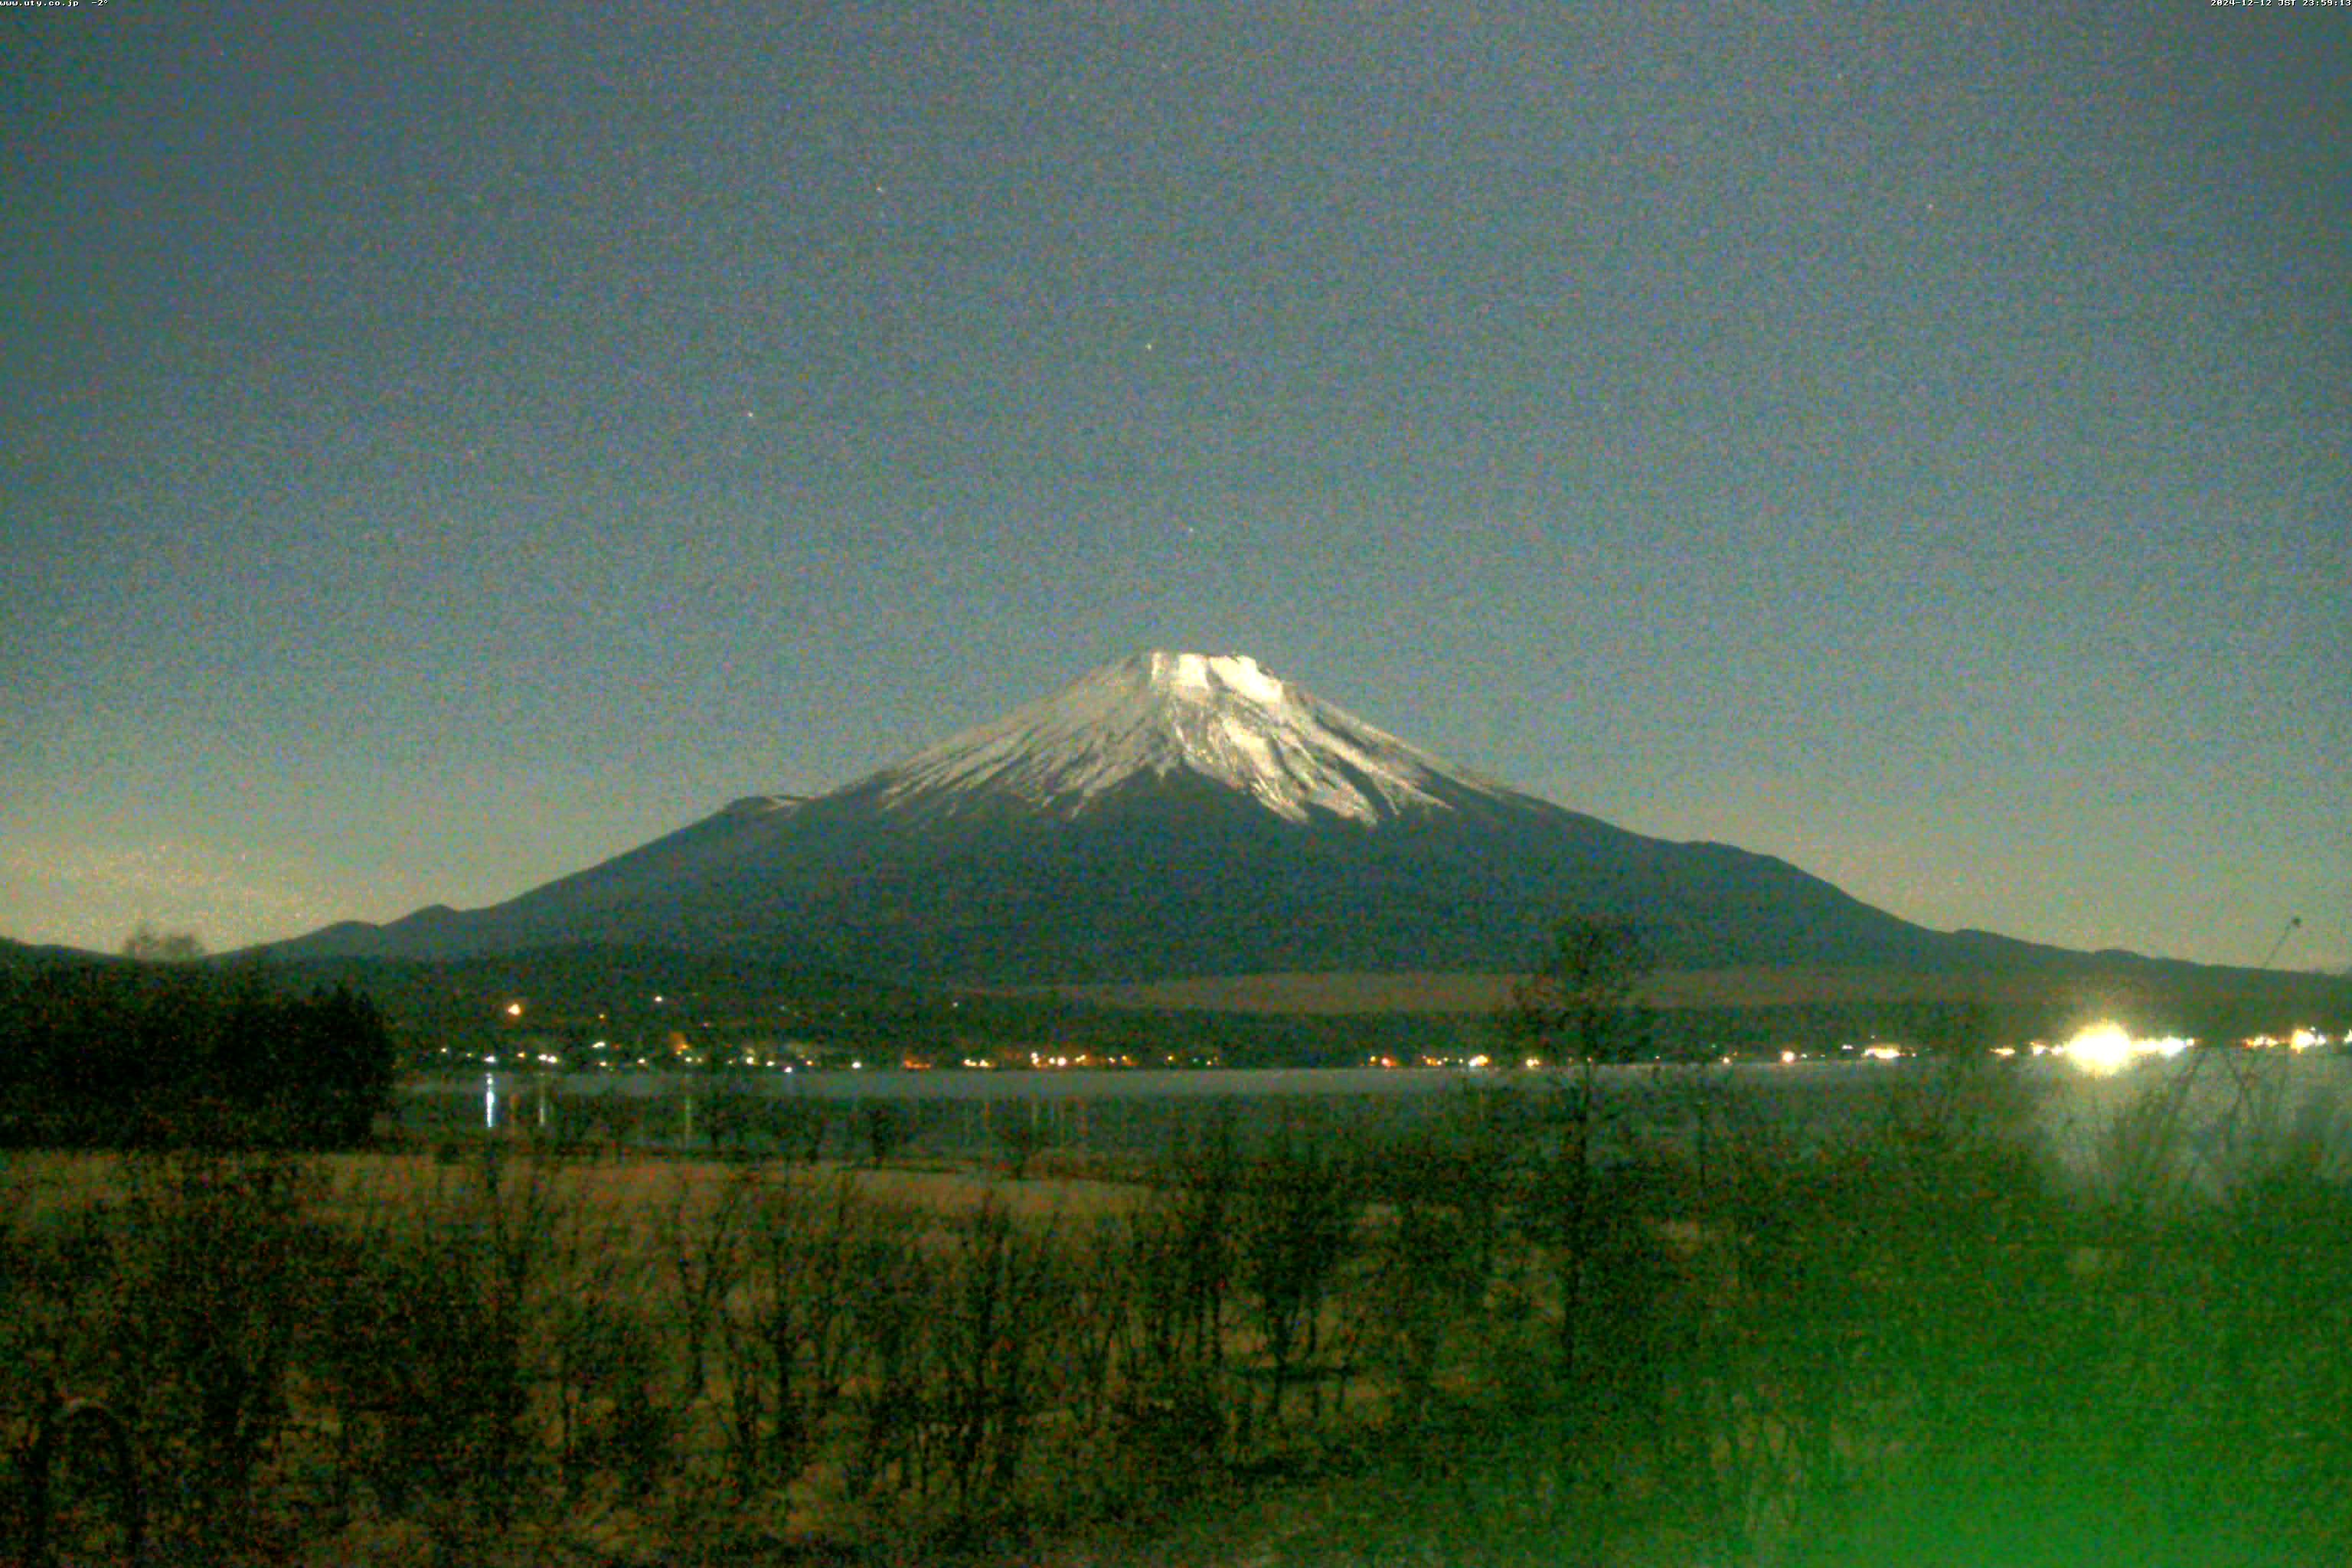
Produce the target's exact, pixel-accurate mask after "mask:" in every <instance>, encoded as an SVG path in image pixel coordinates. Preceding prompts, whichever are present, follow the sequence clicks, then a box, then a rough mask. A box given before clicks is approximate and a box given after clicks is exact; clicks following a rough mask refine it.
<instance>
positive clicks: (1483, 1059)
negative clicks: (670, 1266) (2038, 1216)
mask: <svg viewBox="0 0 2352 1568" xmlns="http://www.w3.org/2000/svg"><path fill="white" fill-rule="evenodd" d="M654 1000H655V1001H656V1003H659V1002H664V1001H667V1000H668V998H667V997H666V996H658V995H657V996H656V997H655V998H654ZM499 1011H500V1012H502V1013H503V1014H505V1016H507V1017H509V1018H510V1019H514V1018H520V1017H521V1016H522V1015H523V1005H522V1003H520V1002H509V1003H508V1004H507V1005H505V1006H504V1007H502V1008H500V1009H499ZM599 1016H600V1017H601V1016H602V1015H601V1014H600V1015H599ZM2196 1044H2197V1042H2196V1041H2195V1040H2194V1039H2191V1038H2189V1037H2184V1036H2180V1035H2140V1036H2136V1035H2134V1034H2133V1033H2132V1032H2131V1031H2130V1030H2128V1029H2126V1028H2125V1027H2124V1026H2122V1025H2121V1024H2118V1023H2116V1021H2115V1020H2114V1019H2112V1018H2102V1019H2100V1020H2099V1021H2098V1022H2096V1023H2094V1024H2085V1025H2084V1026H2083V1027H2081V1028H2079V1029H2077V1030H2075V1031H2074V1034H2073V1035H2072V1036H2071V1037H2068V1038H2067V1039H2066V1040H2064V1041H2063V1042H2062V1043H2060V1044H2058V1045H2051V1044H2049V1043H2047V1042H2045V1041H2042V1040H2033V1041H2030V1042H2029V1043H2028V1044H2027V1045H2026V1046H2025V1047H2022V1049H2021V1048H2020V1047H2016V1046H1995V1047H1992V1054H1993V1055H1994V1056H1996V1057H2000V1058H2003V1059H2004V1060H2006V1059H2008V1058H2013V1057H2018V1056H2021V1055H2031V1056H2036V1057H2058V1058H2063V1059H2064V1060H2065V1061H2066V1063H2067V1064H2068V1065H2069V1066H2071V1067H2073V1068H2076V1069H2077V1070H2078V1071H2081V1072H2084V1073H2088V1074H2090V1075H2091V1076H2092V1077H2094V1078H2105V1077H2108V1076H2110V1075H2112V1074H2115V1073H2119V1072H2121V1071H2123V1070H2124V1069H2125V1068H2128V1067H2131V1066H2132V1065H2134V1064H2135V1063H2137V1062H2140V1061H2144V1060H2146V1059H2147V1058H2150V1057H2155V1058H2161V1059H2164V1060H2170V1059H2171V1058H2174V1057H2177V1056H2179V1055H2180V1053H2181V1052H2183V1051H2185V1050H2188V1049H2189V1047H2192V1046H2194V1045H2196ZM2239 1044H2240V1045H2242V1046H2243V1047H2246V1048H2247V1049H2249V1050H2274V1049H2284V1050H2287V1051H2293V1052H2296V1053H2301V1052H2304V1051H2309V1050H2316V1049H2320V1048H2322V1047H2328V1046H2336V1045H2340V1046H2342V1047H2344V1048H2346V1049H2347V1050H2352V1030H2347V1031H2346V1033H2345V1034H2344V1035H2343V1037H2341V1039H2340V1040H2337V1039H2331V1038H2329V1037H2327V1036H2326V1035H2325V1034H2323V1033H2321V1032H2320V1031H2319V1030H2317V1029H2310V1028H2297V1029H2293V1030H2290V1031H2288V1032H2287V1033H2286V1034H2284V1035H2250V1036H2248V1037H2246V1038H2244V1039H2243V1040H2241V1041H2240V1042H2239ZM588 1048H589V1049H590V1050H592V1051H593V1052H596V1053H598V1054H599V1057H600V1058H602V1057H603V1053H604V1052H605V1051H607V1050H609V1049H610V1048H611V1047H609V1046H608V1045H607V1044H606V1042H604V1041H603V1040H598V1041H596V1042H595V1043H594V1044H593V1045H592V1046H590V1047H588ZM1838 1049H1839V1052H1840V1053H1841V1054H1844V1055H1851V1056H1854V1057H1859V1058H1864V1059H1867V1060H1870V1061H1882V1062H1891V1061H1899V1060H1901V1059H1902V1058H1905V1057H1909V1056H1916V1055H1917V1054H1918V1053H1917V1052H1916V1051H1913V1050H1910V1049H1908V1048H1906V1047H1903V1046H1899V1045H1893V1044H1888V1043H1886V1042H1884V1041H1882V1042H1878V1043H1874V1044H1872V1045H1868V1046H1864V1047H1861V1048H1860V1049H1859V1050H1857V1049H1856V1048H1855V1047H1853V1046H1850V1045H1848V1046H1841V1047H1838ZM685 1051H686V1047H685V1045H684V1042H683V1040H682V1039H680V1040H679V1041H678V1043H677V1046H676V1047H675V1053H674V1054H677V1055H684V1054H685ZM442 1054H443V1055H445V1056H446V1055H447V1054H448V1047H446V1046H444V1047H442ZM1027 1054H1028V1057H1029V1063H1028V1065H1029V1067H1030V1068H1033V1069H1039V1070H1045V1071H1051V1070H1055V1069H1057V1068H1060V1069H1067V1068H1132V1067H1137V1066H1139V1065H1141V1064H1139V1063H1138V1062H1137V1060H1136V1059H1135V1058H1133V1057H1131V1056H1099V1055H1097V1054H1096V1053H1094V1052H1091V1051H1089V1052H1082V1053H1079V1054H1077V1055H1074V1056H1072V1055H1060V1054H1056V1055H1053V1056H1047V1055H1045V1054H1044V1053H1042V1052H1037V1051H1032V1052H1029V1053H1027ZM512 1059H513V1064H514V1065H515V1066H517V1067H525V1066H530V1065H532V1064H533V1063H534V1061H535V1062H536V1063H537V1064H538V1065H541V1066H546V1067H560V1066H562V1058H559V1057H555V1056H551V1055H547V1054H544V1053H541V1054H539V1055H538V1056H536V1058H534V1057H532V1056H530V1055H528V1054H523V1053H517V1054H516V1055H515V1056H514V1057H513V1058H512ZM1731 1059H1732V1058H1729V1057H1726V1058H1723V1060H1724V1061H1725V1062H1726V1063H1727V1064H1728V1063H1729V1062H1730V1061H1731ZM1814 1059H1819V1058H1813V1057H1811V1056H1810V1055H1807V1054H1802V1053H1800V1052H1797V1051H1794V1050H1784V1051H1782V1052H1781V1053H1780V1060H1781V1061H1782V1062H1783V1063H1794V1062H1799V1061H1807V1060H1814ZM1015 1064H1017V1056H1016V1058H1015ZM484 1065H485V1066H488V1067H496V1066H498V1065H499V1058H497V1057H495V1056H492V1057H488V1058H484ZM595 1065H596V1066H598V1067H600V1068H610V1067H611V1066H612V1065H613V1064H612V1062H611V1061H610V1059H609V1058H606V1059H599V1060H598V1061H597V1062H596V1063H595ZM635 1065H636V1066H638V1067H641V1068H646V1067H652V1066H654V1065H656V1064H655V1063H654V1061H653V1059H652V1058H650V1057H639V1058H636V1061H635ZM730 1065H738V1066H742V1067H751V1068H757V1067H769V1068H781V1069H782V1071H784V1072H788V1073H789V1072H791V1071H793V1069H794V1068H795V1066H796V1065H798V1064H796V1063H795V1062H793V1061H791V1060H785V1059H780V1058H775V1057H769V1058H764V1059H763V1058H761V1057H760V1056H759V1055H758V1053H756V1052H753V1051H749V1050H746V1051H745V1052H743V1054H742V1055H741V1057H740V1058H739V1059H738V1060H737V1061H736V1062H734V1063H730ZM849 1065H850V1068H851V1070H852V1071H859V1070H863V1069H864V1068H865V1067H866V1062H865V1061H864V1060H863V1059H862V1058H860V1059H857V1060H854V1061H852V1062H851V1063H850V1064H849ZM900 1065H902V1066H904V1067H907V1068H929V1067H930V1066H931V1065H932V1063H931V1060H930V1059H929V1058H915V1057H908V1058H906V1059H905V1060H904V1062H903V1063H901V1064H900ZM961 1065H962V1066H963V1067H965V1068H974V1069H980V1070H987V1069H991V1068H999V1067H1003V1066H1006V1065H1013V1064H1007V1063H1005V1062H1002V1061H999V1060H997V1059H996V1058H989V1057H965V1058H963V1059H962V1062H961ZM1167 1065H1168V1066H1170V1067H1174V1066H1177V1065H1178V1062H1177V1058H1175V1057H1173V1056H1171V1057H1169V1058H1167ZM1210 1065H1222V1064H1221V1063H1212V1064H1210ZM1365 1065H1366V1066H1368V1067H1376V1068H1405V1067H1413V1066H1433V1067H1465V1068H1471V1069H1473V1070H1474V1071H1475V1070H1483V1069H1486V1068H1493V1067H1496V1066H1498V1065H1500V1064H1498V1063H1497V1062H1496V1061H1495V1059H1494V1058H1491V1057H1489V1056H1486V1055H1484V1054H1481V1055H1477V1056H1473V1057H1470V1058H1466V1059H1465V1058H1448V1057H1423V1058H1418V1059H1417V1060H1407V1061H1401V1060H1399V1059H1398V1058H1395V1057H1393V1056H1372V1057H1368V1058H1365ZM1522 1065H1523V1066H1526V1067H1528V1068H1542V1067H1544V1066H1546V1065H1547V1064H1546V1062H1545V1061H1544V1059H1543V1058H1540V1057H1529V1058H1527V1059H1526V1061H1525V1062H1524V1063H1523V1064H1522Z"/></svg>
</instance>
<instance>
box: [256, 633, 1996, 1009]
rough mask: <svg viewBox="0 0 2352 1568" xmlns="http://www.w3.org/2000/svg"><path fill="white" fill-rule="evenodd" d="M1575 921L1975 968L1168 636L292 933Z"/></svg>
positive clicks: (1438, 957) (445, 945) (952, 957)
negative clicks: (848, 750) (473, 881)
mask: <svg viewBox="0 0 2352 1568" xmlns="http://www.w3.org/2000/svg"><path fill="white" fill-rule="evenodd" d="M1570 912H1582V913H1595V914H1610V915H1616V916H1622V917H1625V918H1630V919H1634V920H1638V921H1642V922H1643V924H1645V925H1646V926H1648V927H1650V928H1651V930H1652V931H1653V932H1654V934H1655V936H1656V937H1657V939H1658V941H1659V943H1660V945H1661V947H1662V949H1663V950H1664V957H1665V958H1666V959H1667V961H1668V962H1670V963H1677V964H1683V965H1689V966H1712V965H1719V964H1728V963H1760V964H1774V963H1848V964H1852V963H1892V964H1901V965H1905V966H1914V967H1916V966H1930V967H1933V966H1937V965H1938V964H1939V963H1945V962H1958V960H1959V958H1960V956H1961V947H1960V944H1958V942H1956V939H1953V938H1950V937H1946V936H1941V935H1938V934H1937V933H1934V932H1930V931H1926V930H1924V929H1922V928H1919V927H1916V926H1913V925H1910V924H1908V923H1907V922H1905V921H1899V920H1897V919H1895V917H1893V916H1891V915H1887V914H1885V913H1884V912H1883V911H1880V910H1873V909H1871V908H1869V907H1868V906H1866V905H1864V904H1862V903H1860V902H1859V901H1858V900H1853V899H1852V898H1850V897H1848V896H1847V895H1845V894H1843V893H1842V892H1840V891H1839V890H1838V889H1835V888H1833V887H1831V886H1830V885H1829V884H1828V883H1826V882H1823V881H1822V880H1820V879H1817V878H1813V877H1810V876H1807V875H1806V874H1805V873H1803V872H1801V871H1800V870H1798V869H1796V868H1794V867H1791V866H1789V865H1788V864H1786V863H1785V862H1782V861H1780V860H1776V859H1773V858H1769V857H1766V856H1759V855H1753V854H1749V853H1748V852H1746V851H1744V850H1740V849H1737V848H1733V847H1729V846H1727V845H1718V844H1703V843H1702V844H1676V843H1669V842H1666V841H1664V840H1660V839H1654V838H1649V837H1643V836H1641V835H1638V834H1633V833H1628V832H1625V831H1624V830H1622V829H1620V828H1616V827H1613V826H1610V825H1608V824H1606V823H1604V822H1601V821H1600V820H1598V819H1596V818H1593V817H1591V816H1582V815H1580V814H1579V813H1576V812H1572V811H1569V810H1566V809H1564V808H1562V807H1560V806H1558V805H1551V804H1550V803H1549V802H1546V801H1541V800H1538V799H1535V798H1533V797H1531V796H1528V795H1520V794H1517V792H1514V791H1512V790H1509V789H1507V788H1505V787H1504V786H1502V785H1500V784H1496V783H1494V782H1492V781H1490V780H1486V779H1484V778H1480V777H1478V776H1477V775H1475V774H1473V773H1468V772H1465V771H1464V770H1461V769H1457V768H1454V767H1452V766H1450V765H1449V764H1447V763H1444V762H1443V761H1442V760H1441V759H1439V758H1437V757H1435V756H1433V755H1432V754H1430V753H1429V752H1423V751H1422V750H1420V749H1419V748H1417V747H1414V746H1412V745H1410V744H1408V743H1407V742H1403V741H1401V740H1399V739H1397V738H1396V737H1394V736H1392V735H1390V734H1388V733H1386V732H1385V731H1381V730H1379V729H1377V728H1376V727H1374V726H1372V725H1370V724H1369V723H1366V722H1365V721H1362V720H1360V719H1358V718H1356V717H1355V716H1353V715H1352V714H1349V713H1347V712H1345V711H1343V710H1339V709H1338V708H1335V707H1333V706H1332V705H1330V704H1328V703H1326V702H1323V701H1322V700H1319V699H1318V698H1316V697H1314V696H1313V695H1312V694H1311V693H1308V692H1306V691H1304V690H1302V689H1299V688H1297V687H1296V686H1294V685H1291V684H1289V683H1286V682H1285V681H1282V680H1280V679H1276V677H1274V676H1272V675H1270V674H1268V673H1267V672H1265V670H1263V669H1261V668H1259V667H1258V666H1257V665H1256V664H1255V663H1254V662H1253V661H1251V660H1249V659H1246V658H1232V657H1216V658H1213V657H1209V656H1204V655H1199V654H1184V653H1164V652H1153V653H1146V654H1139V655H1137V656H1135V657H1134V658H1128V659H1124V660H1121V661H1119V662H1118V663H1117V664H1113V665H1109V666H1106V667H1104V668H1101V669H1097V670H1096V671H1093V672H1092V673H1090V674H1088V675H1087V676H1084V677H1082V678H1080V679H1078V680H1076V681H1075V682H1073V683H1072V684H1071V685H1070V686H1068V687H1066V688H1065V689H1063V690H1061V691H1060V692H1057V693H1055V694H1054V695H1053V696H1051V697H1048V698H1046V699H1045V700H1041V701H1038V702H1034V703H1030V704H1028V705H1026V706H1024V707H1022V708H1019V709H1016V710H1013V712H1011V713H1008V714H1007V715H1005V716H1004V717H1003V718H1002V719H999V720H996V721H992V722H990V723H985V724H982V725H980V726H977V727H975V728H973V729H971V730H968V731H963V732H961V734H958V735H955V736H952V737H950V738H949V739H948V740H946V741H943V742H940V743H939V744H937V745H934V746H931V747H929V748H927V749H925V750H923V751H920V752H916V753H915V754H914V755H912V756H910V757H908V758H907V759H906V760H905V761H903V762H900V763H896V764H893V765H891V766H888V767H885V768H883V769H881V770H880V771H878V772H877V773H871V774H868V775H867V776H866V777H864V778H862V779H859V780H857V781H856V782H854V783H852V784H848V785H846V786H845V787H844V788H842V789H839V790H836V791H835V792H833V793H832V794H829V795H821V796H817V797H814V798H811V799H794V798H788V797H767V796H754V797H751V798H750V799H747V800H742V801H738V802H736V803H734V804H733V805H730V806H728V807H726V808H725V809H723V810H721V811H719V812H718V813H717V814H715V815H713V816H709V817H708V818H705V819H704V820H702V821H700V822H698V823H695V824H692V825H690V826H687V827H685V828H682V829H680V830H679V831H677V832H676V833H673V834H670V835H668V836H667V837H663V838H660V839H656V840H655V841H654V842H652V843H650V844H647V845H645V846H642V847H639V848H636V849H634V850H631V851H629V852H627V853H626V854H624V855H620V856H617V857H615V858H613V859H611V860H607V861H605V862H604V863H602V864H600V865H597V866H594V867H591V868H587V869H586V870H583V871H581V872H578V873H576V874H574V875H572V876H569V877H565V878H562V879H559V880H557V881H554V882H551V883H548V884H546V885H545V886H543V887H541V888H537V889H532V890H531V891H530V892H527V893H525V894H523V895H521V896H520V897H519V898H517V899H514V900H509V901H508V902H506V903H503V904H499V905H496V906H493V907H491V908H488V909H484V910H472V911H465V912H460V911H455V910H446V909H441V908H437V907H436V908H435V909H431V910H420V911H419V912H418V913H416V914H415V915H412V916H409V917H407V918H406V919H405V920H403V921H395V922H394V923H392V924H390V925H387V926H383V927H380V928H379V927H371V926H364V925H356V924H346V925H344V926H339V927H331V928H329V929H328V930H327V931H320V932H318V933H315V934H314V935H312V936H311V937H308V938H304V939H300V940H299V942H296V943H293V944H290V945H291V946H292V947H293V948H294V949H295V950H296V951H297V952H316V953H326V952H346V953H368V952H373V953H388V954H403V955H415V956H425V955H436V956H442V955H451V954H458V953H465V952H494V951H500V950H507V949H513V948H518V947H527V946H539V945H548V944H552V943H560V942H581V941H595V942H626V943H651V944H656V945H668V946H684V947H689V948H695V949H701V950H709V951H780V952H790V953H791V954H793V956H794V957H795V958H796V959H797V960H798V961H801V962H806V963H820V964H824V965H829V966H832V967H836V968H840V969H844V970H849V971H852V972H856V973H869V974H877V975H887V976H891V977H897V978H908V979H923V980H934V981H952V982H963V983H971V984H1020V983H1034V982H1045V981H1076V980H1093V981H1103V980H1142V979H1151V978H1160V977H1171V976H1181V975H1199V974H1213V973H1272V972H1277V971H1329V970H1336V969H1376V970H1428V969H1487V970H1498V969H1508V968H1511V967H1514V966H1516V965H1517V964H1519V963H1523V962H1524V961H1525V960H1526V958H1527V957H1528V954H1529V952H1531V951H1532V950H1533V949H1534V947H1535V945H1536V944H1537V943H1538V942H1539V941H1540V940H1541V937H1542V935H1543V933H1544V931H1546V930H1547V929H1548V928H1549V925H1550V924H1551V923H1552V922H1553V921H1556V920H1557V919H1558V918H1559V917H1560V916H1561V915H1563V914H1566V913H1570ZM1996 940H1997V939H1996ZM2020 945H2021V944H2020ZM1978 956H1979V957H1981V954H1979V955H1978Z"/></svg>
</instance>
